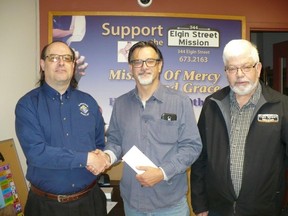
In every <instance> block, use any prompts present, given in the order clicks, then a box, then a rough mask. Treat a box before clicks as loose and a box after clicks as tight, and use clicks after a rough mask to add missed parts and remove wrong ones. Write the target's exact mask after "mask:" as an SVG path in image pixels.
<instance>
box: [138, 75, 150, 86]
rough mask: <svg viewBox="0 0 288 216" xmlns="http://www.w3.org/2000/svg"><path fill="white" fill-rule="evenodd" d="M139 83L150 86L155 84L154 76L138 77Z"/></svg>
mask: <svg viewBox="0 0 288 216" xmlns="http://www.w3.org/2000/svg"><path fill="white" fill-rule="evenodd" d="M137 78H138V80H139V83H140V84H141V85H150V84H151V83H152V82H153V75H152V74H148V75H147V74H146V75H145V74H143V75H138V76H137Z"/></svg>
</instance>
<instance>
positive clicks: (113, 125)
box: [105, 102, 122, 162]
mask: <svg viewBox="0 0 288 216" xmlns="http://www.w3.org/2000/svg"><path fill="white" fill-rule="evenodd" d="M121 145H122V136H121V133H120V128H119V124H118V122H117V102H115V103H114V105H113V110H112V114H111V118H110V122H109V127H108V131H107V144H106V146H105V150H109V151H111V152H113V153H114V162H116V161H118V160H120V158H121V156H122V147H121Z"/></svg>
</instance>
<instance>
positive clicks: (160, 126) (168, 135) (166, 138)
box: [151, 119, 179, 144]
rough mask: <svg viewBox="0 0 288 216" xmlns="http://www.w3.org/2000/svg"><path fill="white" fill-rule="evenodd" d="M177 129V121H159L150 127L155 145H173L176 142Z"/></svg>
mask: <svg viewBox="0 0 288 216" xmlns="http://www.w3.org/2000/svg"><path fill="white" fill-rule="evenodd" d="M178 127H179V125H178V121H167V120H163V119H159V120H158V121H157V122H155V124H153V125H152V130H151V134H152V136H153V137H154V139H155V142H157V143H160V144H175V143H176V142H177V140H178Z"/></svg>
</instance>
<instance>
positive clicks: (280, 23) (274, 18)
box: [39, 0, 288, 47]
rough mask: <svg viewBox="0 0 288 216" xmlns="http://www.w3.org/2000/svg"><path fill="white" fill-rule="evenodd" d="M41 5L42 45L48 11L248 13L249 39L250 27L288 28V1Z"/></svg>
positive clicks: (53, 1) (98, 0)
mask: <svg viewBox="0 0 288 216" xmlns="http://www.w3.org/2000/svg"><path fill="white" fill-rule="evenodd" d="M39 6H40V32H41V37H40V45H41V47H42V46H44V45H45V43H47V40H48V28H47V26H48V11H116V12H119V11H120V12H121V11H123V12H159V13H192V14H213V15H228V16H229V15H232V16H245V17H246V21H247V28H246V32H247V38H249V31H250V29H254V30H261V29H268V28H269V29H271V30H280V29H281V30H284V29H286V31H287V30H288V13H287V0H275V1H267V0H266V1H263V0H254V1H250V0H242V1H232V0H219V1H215V0H205V1H200V0H180V1H179V0H178V1H177V0H153V2H152V5H151V6H150V7H148V8H142V7H140V6H139V5H138V4H137V0H118V1H115V0H106V1H104V0H94V1H91V0H82V1H78V0H61V1H58V0H49V1H48V0H46V1H45V0H42V1H40V5H39Z"/></svg>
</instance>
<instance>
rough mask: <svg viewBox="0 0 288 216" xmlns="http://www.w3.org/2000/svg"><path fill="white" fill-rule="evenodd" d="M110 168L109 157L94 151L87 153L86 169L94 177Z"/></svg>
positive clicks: (99, 151) (97, 150)
mask: <svg viewBox="0 0 288 216" xmlns="http://www.w3.org/2000/svg"><path fill="white" fill-rule="evenodd" d="M110 166H111V163H110V157H109V156H108V155H107V154H105V153H104V152H103V151H101V150H99V149H96V150H95V151H92V152H89V153H88V159H87V166H86V168H87V170H89V171H90V172H91V173H93V174H94V175H99V174H100V173H102V172H104V171H105V169H107V168H109V167H110Z"/></svg>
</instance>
